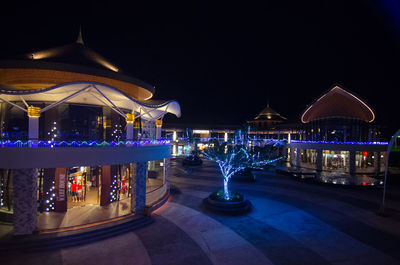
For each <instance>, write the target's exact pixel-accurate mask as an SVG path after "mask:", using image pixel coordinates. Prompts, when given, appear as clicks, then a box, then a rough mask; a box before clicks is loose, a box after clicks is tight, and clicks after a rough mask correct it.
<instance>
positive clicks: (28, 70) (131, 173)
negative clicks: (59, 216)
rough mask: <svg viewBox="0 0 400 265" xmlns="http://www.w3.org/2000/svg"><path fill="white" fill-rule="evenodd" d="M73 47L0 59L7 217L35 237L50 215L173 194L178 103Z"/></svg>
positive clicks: (2, 212) (0, 174) (17, 230)
mask: <svg viewBox="0 0 400 265" xmlns="http://www.w3.org/2000/svg"><path fill="white" fill-rule="evenodd" d="M154 93H155V89H154V87H153V86H151V85H149V84H147V83H145V82H143V81H140V80H137V79H135V78H132V77H130V76H129V75H126V74H125V73H124V72H123V71H122V70H121V69H120V68H119V67H117V66H116V65H114V64H112V63H111V62H110V61H108V60H107V59H105V58H104V57H102V56H101V55H99V54H97V53H96V52H94V51H93V50H91V49H90V48H88V47H87V46H86V45H85V44H84V43H83V40H82V37H81V35H79V37H78V40H77V41H76V42H75V43H72V44H69V45H64V46H60V47H56V48H52V49H47V50H41V51H34V52H32V53H29V54H26V55H24V56H22V57H21V58H20V59H18V60H3V61H1V62H0V124H1V126H0V133H1V134H0V138H1V142H0V158H1V159H0V195H1V196H0V205H1V209H0V218H2V219H4V220H10V218H9V217H10V216H12V222H13V227H14V234H16V235H21V234H31V233H33V232H34V231H35V230H37V229H38V227H37V219H38V217H40V215H41V214H44V213H46V212H48V213H47V214H50V215H51V212H68V211H69V210H70V209H72V208H74V207H76V206H85V205H97V206H99V207H104V206H108V205H110V204H113V203H118V202H119V201H123V200H124V201H128V202H130V207H131V209H130V212H132V213H135V214H137V215H142V214H143V212H144V208H145V206H146V205H147V206H149V207H151V206H154V205H156V206H157V205H159V204H160V203H161V202H162V201H163V199H164V198H165V197H166V196H168V194H169V175H168V174H169V173H168V172H169V157H170V148H171V147H170V143H169V141H165V140H161V127H162V119H163V117H164V115H165V114H167V113H172V114H174V115H176V116H178V117H179V116H180V106H179V104H178V103H177V102H176V101H154V100H151V97H152V96H153V94H154Z"/></svg>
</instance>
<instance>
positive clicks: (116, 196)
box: [110, 175, 119, 202]
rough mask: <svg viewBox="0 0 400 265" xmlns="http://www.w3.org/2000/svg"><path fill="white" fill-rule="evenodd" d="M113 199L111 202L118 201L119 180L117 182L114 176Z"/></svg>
mask: <svg viewBox="0 0 400 265" xmlns="http://www.w3.org/2000/svg"><path fill="white" fill-rule="evenodd" d="M110 187H111V192H110V195H111V198H110V202H115V201H117V200H118V189H119V188H118V180H117V176H115V175H114V176H113V179H112V182H111V186H110Z"/></svg>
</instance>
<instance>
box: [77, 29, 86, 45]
mask: <svg viewBox="0 0 400 265" xmlns="http://www.w3.org/2000/svg"><path fill="white" fill-rule="evenodd" d="M76 43H79V44H82V45H84V44H85V43H83V38H82V26H79V34H78V38H77V39H76Z"/></svg>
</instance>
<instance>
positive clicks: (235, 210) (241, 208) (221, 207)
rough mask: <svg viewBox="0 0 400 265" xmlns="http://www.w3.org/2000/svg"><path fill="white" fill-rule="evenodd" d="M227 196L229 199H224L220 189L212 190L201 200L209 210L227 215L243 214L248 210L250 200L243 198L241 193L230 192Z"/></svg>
mask: <svg viewBox="0 0 400 265" xmlns="http://www.w3.org/2000/svg"><path fill="white" fill-rule="evenodd" d="M229 197H230V200H226V199H225V198H224V196H223V192H222V191H217V192H213V193H211V194H210V196H208V197H207V198H205V199H204V200H203V205H204V206H205V207H206V208H207V209H209V210H211V211H214V212H220V213H224V214H229V215H238V214H244V213H247V212H248V211H250V209H251V207H252V205H251V202H250V201H249V200H245V199H244V197H243V195H241V194H240V193H237V192H231V193H230V196H229Z"/></svg>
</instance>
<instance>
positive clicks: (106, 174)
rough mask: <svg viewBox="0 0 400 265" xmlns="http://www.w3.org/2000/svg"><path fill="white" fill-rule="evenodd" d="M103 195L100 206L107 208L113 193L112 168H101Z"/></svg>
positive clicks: (101, 195)
mask: <svg viewBox="0 0 400 265" xmlns="http://www.w3.org/2000/svg"><path fill="white" fill-rule="evenodd" d="M100 190H101V194H100V206H105V205H108V204H109V203H110V198H111V195H110V192H111V166H102V167H101V188H100Z"/></svg>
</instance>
